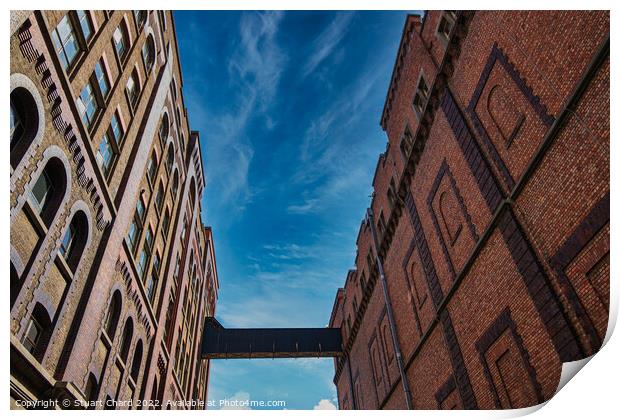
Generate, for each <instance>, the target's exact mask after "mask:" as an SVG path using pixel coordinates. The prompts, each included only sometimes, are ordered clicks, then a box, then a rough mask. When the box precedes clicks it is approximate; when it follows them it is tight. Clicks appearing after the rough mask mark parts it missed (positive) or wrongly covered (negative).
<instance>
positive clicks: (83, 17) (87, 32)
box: [76, 10, 93, 42]
mask: <svg viewBox="0 0 620 420" xmlns="http://www.w3.org/2000/svg"><path fill="white" fill-rule="evenodd" d="M76 13H77V17H78V21H79V22H80V27H81V28H82V34H83V35H84V40H86V42H88V40H90V38H91V37H92V36H93V24H92V23H91V21H90V17H89V15H88V12H87V11H86V10H78V11H77V12H76Z"/></svg>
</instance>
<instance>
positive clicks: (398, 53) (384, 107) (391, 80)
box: [379, 12, 426, 130]
mask: <svg viewBox="0 0 620 420" xmlns="http://www.w3.org/2000/svg"><path fill="white" fill-rule="evenodd" d="M425 16H426V12H424V14H423V15H422V16H420V15H418V14H415V13H409V14H407V18H406V19H405V24H404V25H403V32H402V34H401V36H400V43H399V44H398V50H396V57H394V66H393V67H392V76H391V77H390V84H389V85H388V89H387V93H386V95H385V102H384V103H383V111H382V112H381V120H380V121H379V125H380V126H381V127H382V128H383V120H384V119H385V112H386V110H387V105H388V100H389V98H390V92H392V84H393V83H394V76H395V75H396V66H397V64H398V57H399V55H400V50H401V49H402V48H403V42H404V40H405V33H406V31H407V27H408V26H409V20H410V19H411V18H413V17H419V18H420V19H421V20H422V23H423V24H424V20H425V19H424V17H425ZM384 130H385V128H384Z"/></svg>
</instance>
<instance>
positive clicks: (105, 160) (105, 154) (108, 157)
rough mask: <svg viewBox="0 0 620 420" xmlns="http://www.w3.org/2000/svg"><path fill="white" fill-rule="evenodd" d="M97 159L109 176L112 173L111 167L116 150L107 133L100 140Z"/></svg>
mask: <svg viewBox="0 0 620 420" xmlns="http://www.w3.org/2000/svg"><path fill="white" fill-rule="evenodd" d="M96 159H97V163H98V164H99V167H100V168H101V170H102V171H103V173H104V174H105V175H106V176H107V175H108V174H109V173H110V168H111V167H112V163H113V161H114V150H113V149H112V145H111V144H110V140H109V139H108V135H107V134H104V135H103V137H102V138H101V141H100V142H99V149H97V155H96Z"/></svg>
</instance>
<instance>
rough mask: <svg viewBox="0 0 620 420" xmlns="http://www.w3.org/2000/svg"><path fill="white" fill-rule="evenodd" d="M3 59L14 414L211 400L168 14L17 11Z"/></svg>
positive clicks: (211, 268) (194, 168)
mask: <svg viewBox="0 0 620 420" xmlns="http://www.w3.org/2000/svg"><path fill="white" fill-rule="evenodd" d="M10 51H11V63H10V73H11V76H10V84H11V98H10V99H11V101H10V102H11V154H10V162H11V182H10V193H11V196H10V206H11V211H10V214H11V256H10V261H11V351H10V354H11V406H12V408H17V407H18V406H22V405H23V404H24V402H32V401H38V400H49V399H58V400H59V401H67V400H68V401H77V402H82V403H85V402H93V401H100V402H104V403H109V402H112V403H113V402H116V401H118V402H119V403H120V402H123V403H124V404H126V402H127V401H134V404H135V405H134V407H133V408H138V406H137V402H138V400H157V401H160V402H161V401H167V400H190V399H193V400H196V401H205V399H206V395H207V383H208V377H209V365H208V363H207V362H206V361H202V360H201V359H200V358H199V347H200V346H199V345H200V337H201V331H202V323H203V320H204V319H205V317H206V316H213V314H214V311H215V304H216V300H217V291H218V278H217V270H216V263H215V253H214V245H213V237H212V233H211V229H210V228H208V227H205V226H203V224H202V221H201V207H200V202H201V197H202V193H203V188H204V184H205V181H204V176H203V168H202V166H203V159H202V156H201V151H200V138H199V134H198V133H197V132H195V131H191V130H190V128H189V126H188V119H187V114H186V109H185V107H184V103H183V93H182V90H181V88H182V86H183V78H182V74H181V68H180V63H179V51H178V46H177V42H176V37H175V28H174V20H173V15H172V13H171V12H170V11H152V10H151V11H146V10H135V11H82V10H78V11H35V12H21V11H18V12H12V13H11V36H10ZM159 407H162V404H160V405H159ZM168 407H170V406H168ZM98 408H101V407H98ZM106 408H114V407H110V406H108V407H106ZM121 408H126V407H121ZM139 408H142V407H139ZM172 408H175V407H174V406H173V407H172Z"/></svg>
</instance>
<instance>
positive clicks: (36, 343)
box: [22, 302, 52, 362]
mask: <svg viewBox="0 0 620 420" xmlns="http://www.w3.org/2000/svg"><path fill="white" fill-rule="evenodd" d="M51 326H52V320H51V318H50V315H49V313H48V312H47V309H45V308H44V307H43V305H41V304H40V303H38V302H37V304H36V305H35V307H34V310H33V311H32V315H31V316H30V319H29V320H28V324H27V325H26V331H25V332H24V335H23V337H22V344H23V345H24V347H25V348H26V350H28V351H29V352H30V354H32V355H33V356H34V357H35V359H37V360H38V361H39V362H40V361H42V360H43V356H44V355H45V350H47V344H48V343H49V339H50V335H51Z"/></svg>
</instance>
